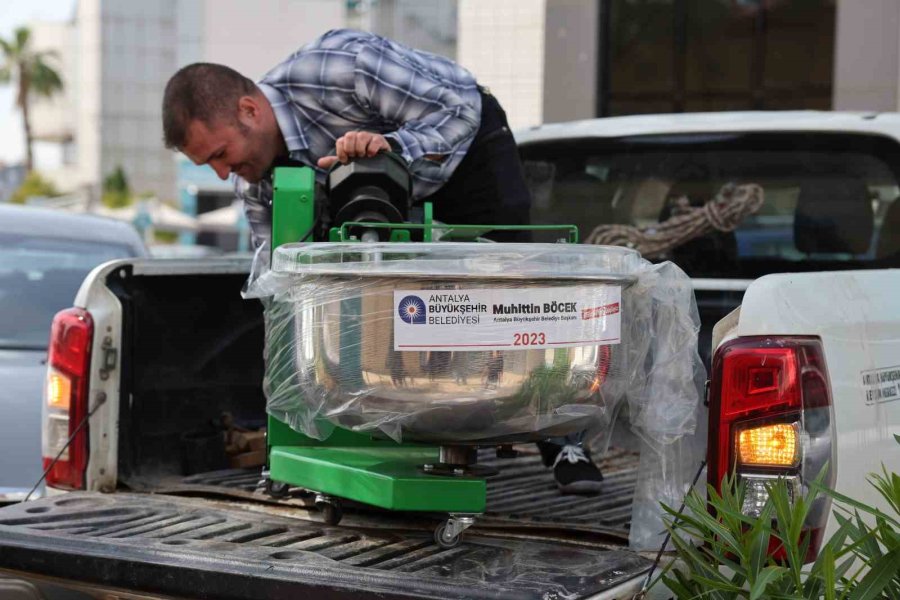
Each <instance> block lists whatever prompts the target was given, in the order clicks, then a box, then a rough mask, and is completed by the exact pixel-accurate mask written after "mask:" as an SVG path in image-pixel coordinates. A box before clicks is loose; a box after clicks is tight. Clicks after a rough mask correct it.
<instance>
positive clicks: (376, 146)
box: [316, 131, 391, 169]
mask: <svg viewBox="0 0 900 600" xmlns="http://www.w3.org/2000/svg"><path fill="white" fill-rule="evenodd" d="M334 149H335V154H336V155H337V156H323V157H322V158H320V159H319V161H318V163H316V164H318V165H319V167H320V168H322V169H328V168H330V167H331V165H333V164H334V163H336V162H338V161H340V162H342V163H344V164H347V163H348V162H350V159H351V158H360V157H363V156H375V155H376V154H378V153H379V152H381V151H382V150H390V149H391V145H390V144H388V141H387V139H385V137H384V136H383V135H381V134H378V133H371V132H369V131H350V132H348V133H345V134H344V135H343V136H342V137H340V138H338V140H337V142H335V144H334Z"/></svg>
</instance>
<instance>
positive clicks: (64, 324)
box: [42, 308, 94, 489]
mask: <svg viewBox="0 0 900 600" xmlns="http://www.w3.org/2000/svg"><path fill="white" fill-rule="evenodd" d="M93 337H94V324H93V320H92V319H91V315H90V313H88V312H87V311H85V310H82V309H80V308H69V309H66V310H63V311H60V312H59V313H57V314H56V316H55V317H54V318H53V325H52V326H51V328H50V352H49V355H48V357H47V379H46V385H45V389H44V419H43V424H44V426H43V452H42V454H43V459H44V469H45V470H46V469H47V468H48V467H50V466H51V464H52V463H53V459H54V458H55V457H56V456H57V454H59V453H60V451H62V454H61V455H60V458H59V460H58V461H56V463H55V464H53V466H52V468H51V469H50V471H49V472H48V473H47V485H50V486H51V487H58V488H63V489H84V475H85V470H86V469H87V461H88V430H87V426H86V425H85V426H84V427H82V428H81V430H80V431H78V433H77V434H75V437H74V439H73V440H72V443H71V444H70V445H69V446H68V448H66V447H65V445H66V442H67V441H68V439H69V438H70V437H71V436H72V434H73V433H75V431H76V429H77V428H78V424H79V423H81V422H82V420H83V419H84V417H85V416H86V415H87V413H88V406H87V405H88V398H87V393H88V380H89V368H90V362H91V344H92V341H93ZM64 448H65V450H63V449H64Z"/></svg>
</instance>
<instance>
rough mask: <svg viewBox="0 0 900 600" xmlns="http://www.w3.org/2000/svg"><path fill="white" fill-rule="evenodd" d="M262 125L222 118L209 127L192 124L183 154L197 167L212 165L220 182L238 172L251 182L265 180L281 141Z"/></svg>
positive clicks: (243, 120)
mask: <svg viewBox="0 0 900 600" xmlns="http://www.w3.org/2000/svg"><path fill="white" fill-rule="evenodd" d="M271 137H272V136H270V135H268V134H267V133H266V132H265V131H264V130H263V128H262V127H261V126H260V124H259V123H258V122H256V121H254V120H252V119H251V120H249V122H247V119H243V118H241V115H238V117H237V118H236V119H234V120H231V121H229V120H227V119H218V120H216V121H214V122H213V123H212V124H210V125H207V124H206V123H203V122H202V121H197V120H194V121H191V123H190V124H189V125H188V131H187V136H186V141H185V144H184V147H183V148H182V149H181V151H182V152H183V153H184V154H186V155H187V156H188V158H190V159H191V160H192V161H193V162H194V164H197V165H207V164H208V165H209V166H210V167H212V168H213V170H214V171H215V172H216V175H218V176H219V178H220V179H228V175H229V174H231V173H235V174H236V175H239V176H241V177H243V178H244V179H246V180H247V181H249V182H250V183H257V182H258V181H259V180H261V179H262V178H263V177H264V176H265V175H266V173H267V172H268V170H269V168H270V167H271V166H272V162H273V161H274V160H275V157H276V155H277V142H276V141H275V140H272V139H271Z"/></svg>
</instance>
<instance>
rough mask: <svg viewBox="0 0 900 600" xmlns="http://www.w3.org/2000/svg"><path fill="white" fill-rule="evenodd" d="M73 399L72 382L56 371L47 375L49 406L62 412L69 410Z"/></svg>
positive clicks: (53, 370) (52, 370)
mask: <svg viewBox="0 0 900 600" xmlns="http://www.w3.org/2000/svg"><path fill="white" fill-rule="evenodd" d="M71 398H72V380H71V379H69V378H68V377H66V376H65V375H63V374H62V373H60V372H59V371H57V370H55V369H50V370H49V371H48V373H47V406H48V407H49V408H58V409H60V410H65V411H68V410H69V401H70V399H71Z"/></svg>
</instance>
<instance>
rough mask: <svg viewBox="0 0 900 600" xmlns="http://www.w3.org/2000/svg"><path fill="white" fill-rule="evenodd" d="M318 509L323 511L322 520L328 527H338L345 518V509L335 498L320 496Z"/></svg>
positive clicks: (317, 499) (317, 501) (317, 500)
mask: <svg viewBox="0 0 900 600" xmlns="http://www.w3.org/2000/svg"><path fill="white" fill-rule="evenodd" d="M316 508H318V509H319V510H320V511H322V520H323V521H324V522H325V524H326V525H337V524H338V523H340V522H341V519H342V518H343V517H344V509H343V507H342V506H341V503H340V502H338V501H337V500H335V499H333V498H328V497H326V496H318V497H317V498H316Z"/></svg>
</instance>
